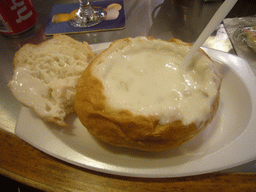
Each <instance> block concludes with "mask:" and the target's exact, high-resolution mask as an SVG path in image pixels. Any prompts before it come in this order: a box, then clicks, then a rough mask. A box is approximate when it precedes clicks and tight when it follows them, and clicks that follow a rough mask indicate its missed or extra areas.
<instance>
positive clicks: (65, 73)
mask: <svg viewBox="0 0 256 192" xmlns="http://www.w3.org/2000/svg"><path fill="white" fill-rule="evenodd" d="M94 57H95V53H93V52H92V50H91V48H90V46H89V45H88V43H86V42H83V43H82V42H78V41H76V40H74V39H72V38H71V37H69V36H66V35H56V36H54V37H53V39H50V40H47V41H45V42H43V43H41V44H38V45H33V44H26V45H24V46H23V47H22V48H21V49H20V50H19V51H18V52H16V53H15V57H14V59H13V64H14V75H13V77H12V79H11V81H10V82H9V84H8V86H9V88H10V89H11V91H12V93H13V95H14V96H15V98H16V99H17V100H18V101H19V102H21V103H22V104H23V105H25V106H27V107H29V108H32V109H33V110H34V111H35V112H36V113H37V114H38V115H39V117H41V118H43V119H44V120H46V121H52V122H55V123H57V124H59V125H62V126H66V123H65V122H64V118H65V116H66V115H67V114H69V113H71V112H73V111H74V98H75V93H76V84H77V81H78V78H79V77H80V75H81V74H82V72H83V71H84V70H85V68H86V67H87V66H88V64H89V63H90V62H91V60H92V59H93V58H94Z"/></svg>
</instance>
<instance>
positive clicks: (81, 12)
mask: <svg viewBox="0 0 256 192" xmlns="http://www.w3.org/2000/svg"><path fill="white" fill-rule="evenodd" d="M79 3H80V7H79V9H78V10H77V12H76V13H75V18H74V19H71V20H70V21H69V22H70V23H71V25H73V26H74V27H91V26H94V25H97V24H99V23H100V22H102V21H103V20H104V18H105V16H106V12H105V11H104V10H103V9H102V8H93V7H92V6H91V5H90V0H79Z"/></svg>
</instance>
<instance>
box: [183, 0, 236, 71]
mask: <svg viewBox="0 0 256 192" xmlns="http://www.w3.org/2000/svg"><path fill="white" fill-rule="evenodd" d="M237 1H238V0H225V1H224V3H223V4H222V5H221V6H220V8H219V9H218V10H217V12H216V13H215V14H214V16H213V17H212V19H211V20H210V22H209V23H208V24H207V26H206V27H205V29H204V30H203V32H202V33H201V35H200V36H199V37H198V38H197V40H196V42H195V43H194V45H193V46H192V48H191V50H190V51H189V52H188V53H187V55H186V56H185V58H184V60H183V64H182V66H183V68H184V69H185V70H187V69H188V67H189V65H190V64H191V58H192V57H193V55H194V54H195V53H196V52H197V51H198V50H199V48H200V47H201V46H202V44H203V43H204V42H205V40H206V39H207V38H208V37H209V36H210V35H211V34H212V33H213V32H214V30H215V29H216V28H217V26H218V25H219V24H220V23H221V22H222V21H223V19H224V18H225V17H226V16H227V14H228V13H229V12H230V10H231V9H232V8H233V7H234V5H235V4H236V2H237Z"/></svg>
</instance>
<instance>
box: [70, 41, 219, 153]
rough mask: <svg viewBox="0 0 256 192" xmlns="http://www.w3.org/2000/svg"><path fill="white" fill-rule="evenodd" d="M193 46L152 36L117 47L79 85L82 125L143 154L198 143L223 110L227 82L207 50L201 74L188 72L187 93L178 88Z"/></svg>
mask: <svg viewBox="0 0 256 192" xmlns="http://www.w3.org/2000/svg"><path fill="white" fill-rule="evenodd" d="M190 47H191V45H190V44H187V43H184V42H181V41H179V40H175V39H173V40H172V41H171V42H165V41H162V40H155V39H153V38H151V37H148V38H135V39H133V38H125V39H120V40H117V41H115V42H113V43H112V44H111V45H110V47H109V48H108V49H106V50H105V51H104V52H102V53H101V54H100V55H98V56H97V57H96V58H95V59H94V60H93V61H92V62H91V63H90V65H89V66H88V67H87V69H86V70H85V71H84V73H83V74H82V75H81V77H80V79H79V81H78V85H77V94H76V97H75V110H76V113H77V115H78V117H79V119H80V121H81V122H82V124H83V125H84V126H85V127H86V128H87V130H88V131H89V132H90V133H91V134H92V135H93V136H95V137H96V138H98V139H99V140H101V141H103V142H105V143H108V144H111V145H114V146H119V147H128V148H133V149H139V150H143V151H162V150H167V149H172V148H174V147H178V146H180V145H182V144H183V143H185V142H186V141H188V140H190V139H191V138H193V137H194V136H195V135H197V134H198V133H199V132H200V131H202V130H203V129H204V128H205V127H206V126H207V125H208V124H209V122H211V120H212V118H213V117H214V115H215V113H216V111H217V109H218V104H219V89H220V85H221V79H220V76H218V73H217V72H216V71H215V69H214V67H213V63H212V61H211V60H210V59H209V58H208V57H207V56H206V54H205V53H204V52H203V51H202V50H201V51H200V52H202V53H203V54H201V53H198V55H197V56H196V57H195V58H194V61H193V62H194V63H195V64H194V67H195V69H194V70H192V71H190V72H188V74H187V73H186V72H184V77H186V78H187V79H186V81H184V82H182V83H181V84H180V86H181V87H182V86H183V84H186V83H187V85H186V87H185V88H186V89H184V90H183V89H182V88H181V89H178V88H179V87H178V88H176V85H178V83H177V84H176V77H177V78H182V77H183V76H182V75H180V76H179V75H177V74H175V71H176V70H177V71H181V70H182V69H179V65H180V64H181V62H182V58H184V57H185V55H186V53H187V52H188V51H189V49H190ZM169 59H171V60H169ZM175 59H176V60H175ZM152 61H153V62H152ZM166 61H167V62H166ZM176 61H177V62H176ZM197 61H200V62H198V63H197ZM171 65H172V66H171ZM169 68H170V69H169ZM169 72H171V73H169ZM177 73H178V72H177ZM181 74H182V73H181ZM166 82H168V83H166ZM177 82H178V81H177ZM169 83H170V84H171V85H172V86H173V87H172V86H169ZM190 84H191V85H190ZM162 85H163V86H162ZM201 85H202V86H201ZM204 86H205V87H204ZM194 87H195V88H194ZM144 88H145V89H144ZM172 89H173V90H174V91H172ZM175 90H178V91H175ZM158 93H159V94H158ZM162 93H163V94H162ZM177 93H179V94H180V95H182V96H179V95H178V94H177ZM152 95H156V97H151V96H152ZM137 96H139V97H140V100H138V101H137V98H136V97H137ZM169 98H171V101H170V103H173V104H174V105H173V106H172V105H171V104H170V105H169V103H168V102H169V100H168V99H169ZM165 100H166V101H167V105H163V106H162V104H161V102H165ZM183 101H184V102H183ZM157 102H158V103H157ZM193 102H194V103H193ZM158 104H159V105H158ZM180 106H181V107H180ZM152 109H153V110H152ZM162 109H163V110H162Z"/></svg>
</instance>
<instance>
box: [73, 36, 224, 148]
mask: <svg viewBox="0 0 256 192" xmlns="http://www.w3.org/2000/svg"><path fill="white" fill-rule="evenodd" d="M149 39H150V38H149ZM128 40H129V39H123V40H118V41H128ZM116 42H117V41H116ZM116 42H115V43H116ZM111 46H113V44H112V45H111ZM106 51H107V50H106ZM106 51H105V52H106ZM105 52H103V53H102V54H105ZM97 59H99V58H95V60H94V61H92V62H91V64H90V65H89V66H88V67H87V69H86V70H85V71H84V73H83V74H82V76H81V78H80V80H79V82H78V85H77V93H76V98H75V110H76V112H77V115H78V117H79V119H80V121H81V123H82V124H83V125H84V126H85V127H86V128H87V130H88V131H89V132H90V133H91V134H92V135H93V136H95V137H96V138H98V139H100V140H101V141H103V142H105V143H108V144H111V145H115V146H121V147H129V148H134V149H139V150H144V151H162V150H166V149H171V148H174V147H178V146H180V145H182V144H183V143H184V142H186V141H188V140H190V139H191V138H192V137H194V136H195V135H196V134H198V133H199V132H200V131H201V130H202V129H204V128H205V127H206V126H207V124H208V123H209V122H210V121H211V120H212V118H213V116H214V115H215V113H216V110H217V108H218V103H219V95H218V97H217V98H216V99H215V101H214V103H213V105H212V110H211V114H212V116H211V117H210V118H209V119H208V120H207V121H205V122H202V124H201V125H200V127H197V126H195V125H194V124H193V123H192V124H190V125H186V126H185V125H183V124H182V122H181V121H175V122H172V123H170V124H167V125H159V124H158V120H157V119H155V118H153V117H145V116H135V115H133V114H132V113H130V112H129V111H124V110H122V111H114V110H112V109H110V108H109V107H108V106H107V105H106V104H105V99H106V98H105V96H104V94H103V84H102V82H101V81H100V80H98V79H97V78H96V77H94V76H93V74H92V66H93V65H94V64H95V63H97Z"/></svg>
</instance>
